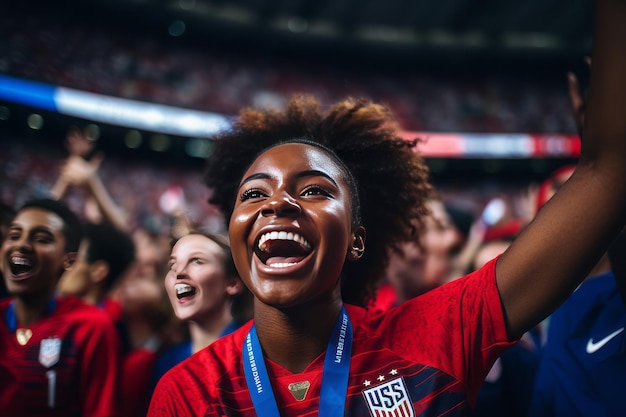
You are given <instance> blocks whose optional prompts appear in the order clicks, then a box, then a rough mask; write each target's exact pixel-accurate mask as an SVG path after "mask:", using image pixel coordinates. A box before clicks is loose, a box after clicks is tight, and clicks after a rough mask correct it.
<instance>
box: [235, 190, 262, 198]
mask: <svg viewBox="0 0 626 417" xmlns="http://www.w3.org/2000/svg"><path fill="white" fill-rule="evenodd" d="M264 196H265V194H264V193H262V192H261V191H259V190H254V189H252V190H246V191H244V192H243V193H241V196H240V197H239V199H240V201H246V200H249V199H251V198H261V197H264Z"/></svg>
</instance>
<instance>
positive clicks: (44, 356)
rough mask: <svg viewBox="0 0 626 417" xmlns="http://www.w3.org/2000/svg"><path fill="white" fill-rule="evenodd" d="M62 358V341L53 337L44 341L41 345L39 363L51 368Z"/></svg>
mask: <svg viewBox="0 0 626 417" xmlns="http://www.w3.org/2000/svg"><path fill="white" fill-rule="evenodd" d="M60 357H61V339H59V338H58V337H51V338H49V339H43V340H42V341H41V345H39V363H40V364H42V365H43V366H45V367H46V368H50V367H51V366H52V365H54V364H56V363H57V362H58V361H59V358H60Z"/></svg>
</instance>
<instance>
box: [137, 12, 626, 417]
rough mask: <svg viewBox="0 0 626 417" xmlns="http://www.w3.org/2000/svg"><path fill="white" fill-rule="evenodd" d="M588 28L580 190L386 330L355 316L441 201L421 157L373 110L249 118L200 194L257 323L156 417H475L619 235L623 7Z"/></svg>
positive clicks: (192, 375)
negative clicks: (393, 251) (518, 353)
mask: <svg viewBox="0 0 626 417" xmlns="http://www.w3.org/2000/svg"><path fill="white" fill-rule="evenodd" d="M596 19H598V20H597V21H598V23H599V24H597V25H596V27H597V33H596V39H595V42H594V47H595V48H597V50H598V53H597V55H598V56H597V57H594V58H593V59H594V71H596V72H595V74H594V76H593V77H592V83H591V93H590V107H589V108H590V112H589V114H588V116H587V119H586V130H585V132H584V133H585V134H584V136H585V138H586V136H587V135H588V136H592V137H593V138H592V139H593V140H589V141H586V142H585V146H583V153H582V156H581V162H580V163H579V164H578V166H577V168H576V170H575V172H574V174H573V175H572V176H571V178H570V179H569V180H568V181H567V183H566V184H564V185H563V186H562V187H561V188H560V189H559V190H558V192H557V193H556V195H555V196H554V197H553V198H552V199H551V200H550V202H549V203H548V204H546V205H545V206H544V207H542V209H541V211H540V213H539V214H538V215H537V216H536V218H535V219H534V220H533V222H532V223H531V224H530V225H528V226H527V227H526V228H525V229H524V230H523V231H522V232H521V233H520V234H519V236H518V237H517V239H516V241H515V242H514V243H513V244H512V245H511V246H510V247H509V248H508V249H507V250H506V252H505V253H504V254H502V255H500V256H498V257H497V258H496V259H494V260H491V261H489V262H488V263H487V264H486V265H485V266H483V267H482V268H481V269H479V270H478V271H475V272H473V273H471V274H469V275H467V276H465V277H462V278H459V279H456V280H453V281H452V282H449V283H447V284H444V285H441V286H439V287H437V288H435V289H433V290H431V291H429V292H427V293H425V294H423V295H420V296H418V297H415V298H413V299H411V300H409V301H406V302H405V303H402V304H401V305H399V306H397V307H393V308H392V309H390V310H389V311H388V312H387V313H385V314H381V313H376V312H373V311H368V310H366V309H364V308H363V307H360V306H359V305H363V304H364V303H365V302H366V301H367V299H368V297H369V296H370V295H371V289H372V286H373V284H375V283H376V281H377V279H378V278H379V277H381V276H382V271H383V270H384V268H385V266H386V264H387V256H388V253H389V252H388V251H389V248H390V247H391V246H395V245H398V244H399V243H400V242H403V241H406V240H409V239H417V237H416V236H418V233H419V231H420V230H421V229H422V228H423V227H424V221H423V220H422V219H423V218H424V215H425V214H427V213H428V209H427V205H426V202H427V201H428V199H429V198H430V197H432V187H431V185H430V184H429V182H428V170H427V169H426V166H425V164H424V161H423V159H422V158H421V157H420V156H419V154H418V153H416V152H414V150H413V148H412V146H413V145H415V143H414V142H408V141H405V140H404V139H402V138H401V137H400V135H399V130H398V129H397V125H396V124H395V122H394V120H393V118H392V115H391V114H390V113H389V112H388V111H387V110H386V109H385V108H384V107H383V106H380V105H377V104H374V103H371V102H369V101H364V100H351V99H348V100H345V101H342V102H339V103H337V104H336V105H334V106H332V107H331V108H330V109H328V111H323V110H322V109H321V108H320V106H319V105H318V103H317V102H316V101H315V100H314V99H312V98H310V97H296V98H294V99H293V100H292V101H291V102H290V103H289V105H288V106H287V107H286V108H285V109H284V110H282V111H281V110H276V111H273V110H266V111H260V110H252V109H248V110H244V111H242V112H241V114H240V118H239V120H238V122H237V123H236V124H235V126H234V128H233V129H232V130H230V131H228V132H225V133H224V134H222V135H221V137H220V138H219V139H218V140H217V141H216V147H215V152H214V153H213V155H212V156H211V157H210V159H209V161H208V169H207V172H206V176H205V179H206V184H207V185H208V186H209V187H210V188H211V189H212V198H211V203H214V204H216V205H218V206H219V207H220V208H221V209H222V211H223V212H224V214H225V215H226V216H225V217H226V219H228V222H229V233H230V241H231V245H232V251H233V258H234V261H235V265H236V266H237V269H238V271H239V274H240V275H241V278H242V279H243V281H244V283H245V284H246V285H247V286H248V288H250V290H251V292H252V294H253V295H254V320H253V321H252V322H250V323H248V324H246V325H244V326H242V327H241V328H240V329H238V330H237V331H235V332H233V333H232V334H230V335H227V336H224V337H223V338H221V339H219V340H217V341H216V342H214V343H213V344H211V345H210V346H209V347H207V348H206V349H203V350H202V351H200V352H198V353H197V354H196V355H194V356H193V357H191V358H189V359H188V360H186V361H185V362H183V363H181V364H180V365H178V366H177V367H176V368H174V369H173V370H172V371H170V372H169V373H168V374H167V375H165V376H164V377H163V378H162V379H161V380H160V382H159V385H158V386H157V388H156V390H155V393H154V395H153V398H152V403H151V406H150V411H149V415H150V416H174V415H176V416H193V415H204V416H224V415H228V416H256V415H263V416H281V415H282V416H313V415H320V416H324V417H326V416H370V415H406V416H415V415H446V416H461V415H467V414H468V412H469V411H470V409H471V408H472V406H473V405H474V404H475V401H476V396H477V393H478V390H479V389H480V387H481V384H482V383H483V381H484V378H485V376H486V375H487V373H488V371H489V369H490V368H491V366H492V365H493V363H494V362H495V360H496V359H497V358H498V356H499V355H500V354H502V353H503V352H504V351H505V350H506V349H507V348H508V347H510V346H512V345H513V344H514V343H515V342H516V341H517V339H518V338H519V337H520V336H521V335H522V334H523V333H524V332H526V331H528V330H529V329H530V328H531V327H533V326H534V325H536V324H537V323H538V322H539V321H541V320H542V319H543V318H545V317H546V315H547V314H549V313H550V312H551V311H553V310H554V309H555V308H556V307H557V306H558V305H559V304H560V303H561V302H562V301H563V300H564V299H565V298H566V297H567V296H568V295H569V294H570V293H571V292H572V291H573V290H574V288H576V286H577V285H578V284H580V282H581V281H582V280H583V278H584V277H585V276H586V274H587V272H588V271H589V269H590V268H591V267H592V266H593V265H594V264H595V263H596V262H597V260H598V258H599V257H600V255H601V254H602V252H603V251H604V250H605V249H606V247H607V246H608V245H609V243H610V241H611V239H612V238H613V237H614V236H615V235H616V234H617V233H618V232H619V230H620V229H621V228H622V225H623V224H624V221H625V220H626V215H625V213H626V125H625V124H624V122H623V117H622V115H621V113H620V111H618V110H616V109H621V108H623V107H624V106H626V79H624V77H623V76H622V74H623V73H624V72H625V71H626V51H625V50H624V49H623V48H622V47H621V45H622V44H623V43H625V42H626V27H625V26H624V25H623V23H622V22H623V19H626V3H624V2H621V3H620V2H619V1H616V0H599V1H598V2H597V16H596ZM598 62H601V64H598ZM594 77H595V78H594ZM607 184H608V186H607ZM592 206H593V207H594V210H593V211H589V210H588V207H592ZM581 211H585V213H586V215H585V216H580V212H581ZM572 230H575V231H576V235H575V236H574V237H572V233H571V231H572ZM529 260H532V261H529Z"/></svg>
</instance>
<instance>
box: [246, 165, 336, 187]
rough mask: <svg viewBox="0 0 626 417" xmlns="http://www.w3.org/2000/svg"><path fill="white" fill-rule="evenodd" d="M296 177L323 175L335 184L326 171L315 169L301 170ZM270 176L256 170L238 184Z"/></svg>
mask: <svg viewBox="0 0 626 417" xmlns="http://www.w3.org/2000/svg"><path fill="white" fill-rule="evenodd" d="M296 177H297V178H304V177H324V178H326V179H328V180H329V181H330V182H332V183H333V184H334V185H335V186H337V182H336V181H335V180H334V179H333V178H332V177H331V176H330V175H328V174H327V173H325V172H324V171H320V170H317V169H308V170H306V171H302V172H299V173H298V174H297V175H296ZM269 178H271V176H270V175H269V174H266V173H264V172H258V173H256V174H252V175H250V176H249V177H246V178H244V179H243V180H242V181H241V183H240V184H239V187H241V186H242V185H244V184H245V183H247V182H250V181H253V180H258V179H269Z"/></svg>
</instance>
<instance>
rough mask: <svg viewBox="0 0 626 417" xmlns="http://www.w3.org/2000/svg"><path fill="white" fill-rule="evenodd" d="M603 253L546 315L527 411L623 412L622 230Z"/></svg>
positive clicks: (625, 307) (625, 258) (625, 315)
mask: <svg viewBox="0 0 626 417" xmlns="http://www.w3.org/2000/svg"><path fill="white" fill-rule="evenodd" d="M608 254H609V259H610V261H611V268H612V271H609V272H605V273H603V274H599V275H596V276H592V277H590V278H587V279H586V280H585V281H584V282H583V283H582V284H581V285H580V287H579V288H578V289H577V290H576V291H575V292H574V294H572V295H571V296H570V298H569V299H568V300H567V301H566V302H565V303H564V304H563V305H562V306H561V307H560V308H559V309H558V310H557V311H555V312H554V313H553V315H552V316H551V318H550V322H549V330H548V341H547V343H546V345H545V347H544V350H543V357H542V360H541V363H540V366H539V372H538V374H537V379H536V381H535V388H534V392H533V400H532V403H531V407H530V414H529V415H530V416H533V417H535V416H537V417H542V416H568V417H576V416H597V417H603V416H607V417H609V416H621V415H626V402H625V401H624V400H623V390H624V386H625V385H626V302H625V299H626V298H625V295H626V292H625V291H623V289H624V288H625V287H626V285H624V284H625V283H626V230H625V231H622V233H621V234H620V236H619V237H618V238H617V239H616V240H615V242H614V243H613V245H612V246H611V248H610V249H609V251H608ZM620 289H622V291H620Z"/></svg>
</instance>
